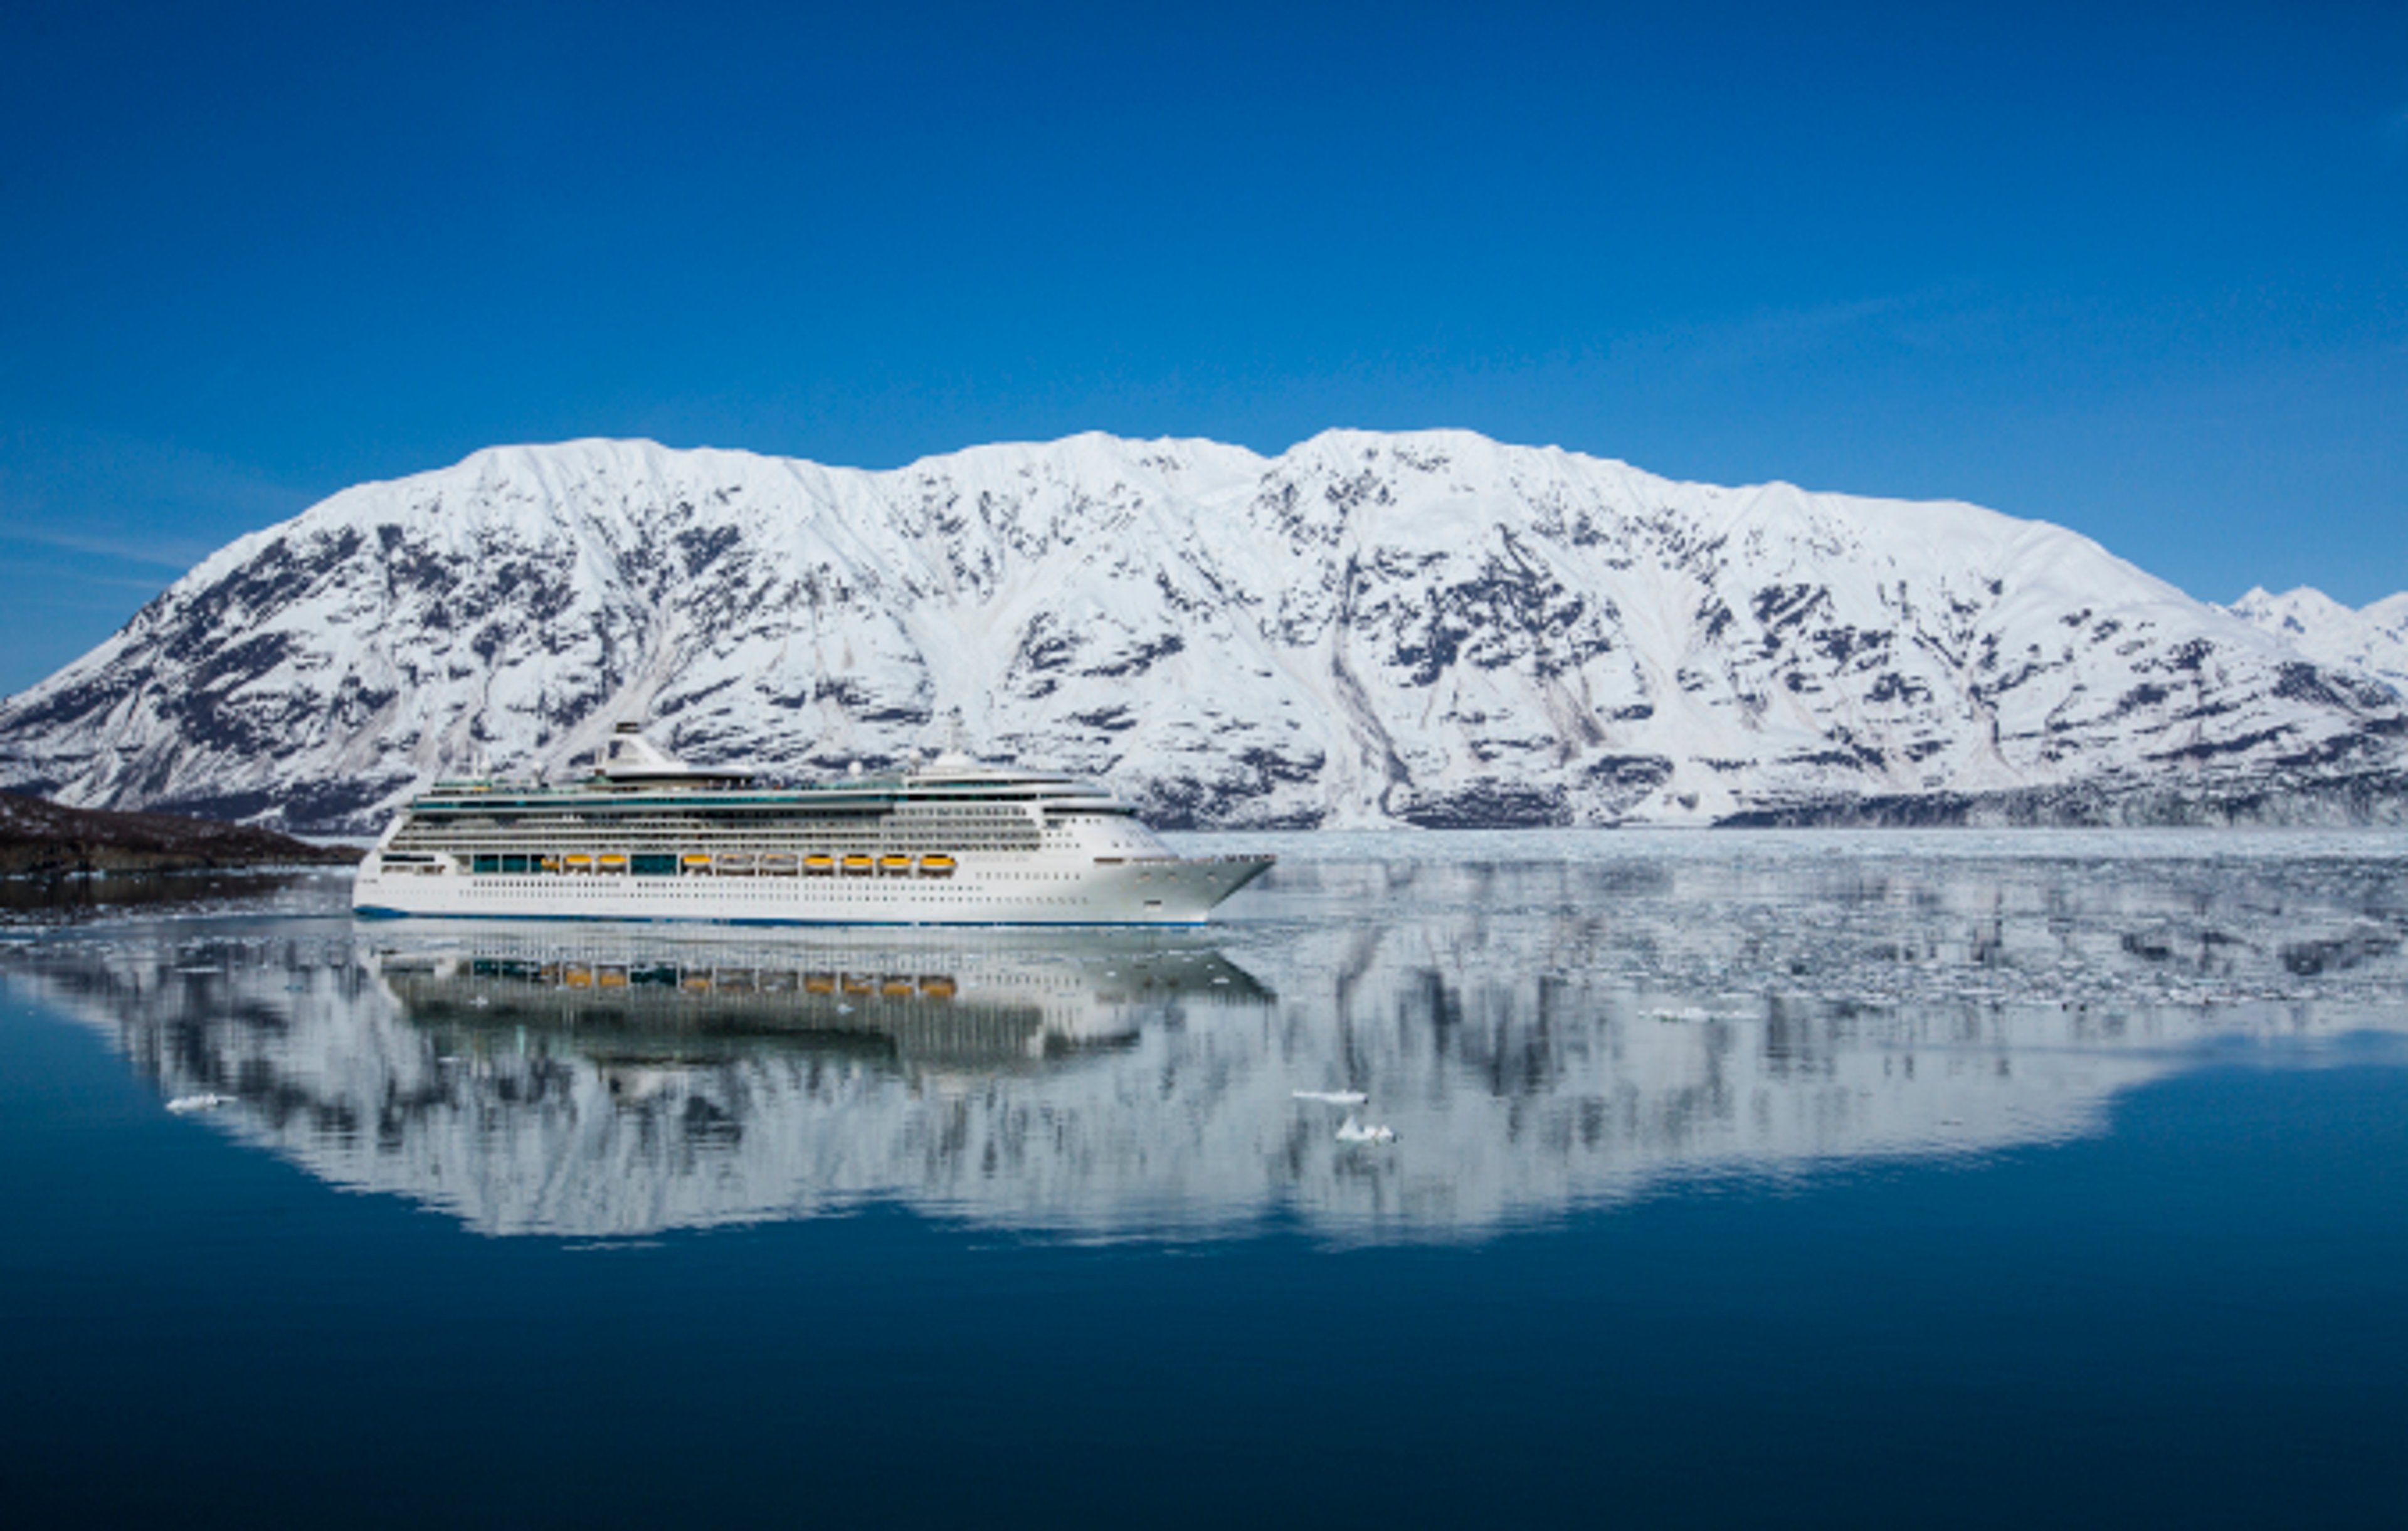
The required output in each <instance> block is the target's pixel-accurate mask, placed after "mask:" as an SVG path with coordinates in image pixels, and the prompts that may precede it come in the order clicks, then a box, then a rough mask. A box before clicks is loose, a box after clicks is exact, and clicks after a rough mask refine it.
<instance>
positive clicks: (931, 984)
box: [920, 974, 953, 999]
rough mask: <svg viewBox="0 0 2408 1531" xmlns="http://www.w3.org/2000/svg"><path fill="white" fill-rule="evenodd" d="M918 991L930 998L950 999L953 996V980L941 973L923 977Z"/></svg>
mask: <svg viewBox="0 0 2408 1531" xmlns="http://www.w3.org/2000/svg"><path fill="white" fill-rule="evenodd" d="M920 992H921V993H922V994H926V995H927V996H928V997H929V998H930V999H951V998H953V980H952V979H949V978H946V977H944V976H942V975H941V974H939V975H936V976H932V977H927V978H923V979H922V980H920Z"/></svg>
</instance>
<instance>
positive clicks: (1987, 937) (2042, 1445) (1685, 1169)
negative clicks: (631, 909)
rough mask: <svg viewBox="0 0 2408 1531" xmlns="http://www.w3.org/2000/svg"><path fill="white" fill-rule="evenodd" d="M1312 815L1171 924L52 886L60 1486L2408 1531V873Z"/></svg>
mask: <svg viewBox="0 0 2408 1531" xmlns="http://www.w3.org/2000/svg"><path fill="white" fill-rule="evenodd" d="M1223 843H1224V844H1226V841H1225V842H1223ZM1249 843H1254V842H1252V841H1250V842H1249ZM1261 843H1267V844H1269V845H1270V846H1271V847H1272V848H1273V849H1277V850H1279V851H1282V852H1283V854H1284V855H1285V857H1286V859H1285V860H1284V861H1283V864H1282V866H1280V867H1279V869H1278V870H1277V871H1276V872H1275V873H1274V874H1273V875H1272V876H1271V877H1270V878H1269V880H1266V881H1265V882H1264V883H1262V884H1259V885H1257V887H1256V888H1255V889H1253V890H1250V891H1249V892H1248V893H1246V894H1241V895H1240V897H1239V898H1238V899H1237V900H1235V901H1233V903H1231V904H1230V905H1229V906H1227V907H1226V919H1225V921H1224V922H1223V923H1220V924H1218V925H1216V926H1215V927H1214V928H1213V929H1211V931H1209V932H1203V933H1197V934H1193V935H1180V936H1171V937H1159V938H1142V937H1137V938H1132V937H1109V936H1102V935H1085V936H1072V937H1038V936H1016V937H1015V936H1007V935H1001V934H982V935H975V936H967V937H962V936H955V937H948V936H943V935H939V934H935V933H927V934H916V935H915V934H907V935H899V936H897V935H889V936H884V937H869V936H865V937H853V938H837V937H827V936H824V935H823V936H810V935H798V934H795V933H785V932H765V931H700V932H684V933H679V932H675V931H667V930H663V929H661V928H657V927H652V928H633V927H631V928H619V927H606V926H539V925H526V926H505V925H494V926H482V925H466V924H444V925H421V924H415V923H406V922H403V923H379V924H370V925H355V924H354V923H352V922H351V919H350V918H349V916H348V913H347V912H346V911H345V910H344V909H343V907H342V905H343V898H344V894H345V893H346V891H347V887H346V883H345V881H344V880H343V879H342V878H341V877H339V876H337V877H326V876H319V875H311V876H304V877H298V878H294V879H290V880H264V881H253V882H221V883H218V884H185V885H168V886H166V887H165V888H164V890H163V889H162V888H160V887H157V886H152V887H150V888H147V889H145V890H141V892H140V897H139V899H137V900H136V901H133V902H125V901H117V900H113V899H111V898H110V897H109V896H108V893H107V890H106V889H102V890H100V891H99V892H100V896H98V897H96V898H95V897H86V898H85V899H84V900H83V901H81V902H79V903H76V904H74V905H71V906H69V907H66V908H64V909H61V908H57V907H49V908H45V907H40V905H39V900H37V899H35V898H33V897H31V896H29V895H28V896H18V897H15V898H13V899H12V900H0V985H5V988H4V989H0V1227H5V1235H0V1314H4V1315H5V1317H0V1376H5V1377H6V1378H7V1388H6V1389H5V1390H0V1410H5V1412H6V1415H7V1418H6V1419H5V1421H0V1424H5V1425H6V1433H5V1436H0V1468H5V1482H6V1484H7V1493H8V1495H9V1501H10V1504H11V1506H12V1510H14V1511H15V1512H16V1513H31V1514H33V1515H34V1516H35V1517H36V1519H39V1520H44V1521H47V1520H52V1519H58V1518H63V1517H65V1516H66V1515H69V1514H79V1515H83V1516H97V1515H108V1516H115V1517H131V1516H135V1515H145V1516H153V1515H155V1516H159V1517H162V1518H170V1517H172V1518H178V1519H183V1518H190V1517H195V1516H198V1517H203V1518H207V1519H212V1520H215V1519H228V1520H244V1521H249V1522H251V1523H253V1524H305V1523H320V1524H504V1523H507V1524H630V1523H636V1522H651V1523H655V1524H659V1523H663V1522H664V1521H667V1522H670V1523H674V1524H683V1523H686V1522H690V1521H695V1520H699V1519H701V1518H703V1517H705V1516H713V1517H719V1516H745V1517H774V1518H777V1519H779V1520H781V1521H788V1520H812V1521H821V1522H824V1523H829V1524H861V1523H865V1522H869V1521H871V1520H873V1519H875V1520H879V1521H883V1522H888V1523H901V1524H915V1523H931V1522H936V1521H938V1520H939V1519H942V1520H945V1521H947V1522H956V1523H966V1522H972V1521H984V1522H990V1523H1001V1524H1033V1523H1037V1522H1039V1521H1044V1522H1048V1523H1052V1524H1082V1523H1101V1522H1103V1521H1105V1520H1106V1519H1107V1518H1109V1519H1110V1520H1111V1521H1112V1522H1114V1523H1142V1524H1169V1525H1189V1524H1297V1525H1315V1526H1327V1525H1421V1524H1448V1523H1455V1524H1465V1523H1474V1524H1484V1523H1488V1522H1494V1521H1498V1520H1506V1521H1510V1522H1523V1521H1532V1520H1538V1519H1540V1518H1541V1517H1544V1518H1547V1519H1550V1520H1553V1519H1559V1518H1564V1517H1574V1518H1577V1519H1578V1520H1580V1521H1581V1522H1582V1523H1584V1524H1586V1523H1607V1522H1613V1523H1622V1524H1637V1525H1719V1524H1785V1523H1798V1522H1803V1523H1807V1524H1825V1523H1845V1524H1859V1525H1893V1524H1895V1525H1907V1524H1913V1525H1930V1524H1975V1525H2023V1524H2118V1525H2128V1524H2182V1525H2200V1524H2230V1525H2241V1524H2249V1525H2264V1524H2318V1525H2353V1524H2365V1525H2386V1526H2389V1525H2398V1524H2408V953H2403V951H2402V941H2403V940H2404V939H2408V837H2402V836H2399V835H2369V834H2352V835H2341V834H2333V835H2297V834H2293V835H2186V834H2125V835H2087V834H2021V835H1996V836H1985V835H1977V834H1970V833H1960V834H1953V835H1889V836H1875V837H1866V836H1854V837H1842V836H1837V835H1822V836H1813V835H1799V836H1779V835H1765V836H1722V835H1706V836H1697V835H1691V836H1678V835H1657V836H1651V835H1630V834H1597V835H1584V836H1580V835H1576V836H1555V837H1545V836H1527V835H1496V836H1477V835H1463V836H1435V835H1423V836H1356V837H1347V836H1332V837H1272V838H1269V839H1267V840H1265V841H1262V842H1261ZM20 892H21V893H22V890H21V891H20ZM86 892H87V894H90V893H91V892H92V890H86ZM1299 1091H1303V1092H1322V1093H1341V1092H1359V1093H1361V1094H1362V1095H1364V1096H1365V1097H1367V1098H1365V1099H1364V1100H1363V1101H1362V1102H1361V1103H1360V1104H1354V1103H1346V1102H1339V1103H1333V1102H1329V1101H1325V1100H1319V1099H1304V1098H1298V1096H1297V1092H1299ZM171 1103H172V1104H173V1105H175V1106H177V1107H179V1108H180V1109H173V1110H171V1109H169V1107H170V1105H171ZM1383 1128H1384V1129H1386V1130H1387V1131H1388V1132H1389V1133H1392V1134H1393V1140H1387V1141H1380V1140H1372V1141H1347V1140H1344V1139H1345V1138H1346V1137H1350V1136H1355V1135H1357V1134H1358V1133H1368V1134H1369V1135H1370V1136H1371V1137H1372V1138H1374V1139H1377V1138H1379V1137H1381V1136H1382V1135H1381V1134H1380V1133H1379V1131H1378V1129H1383Z"/></svg>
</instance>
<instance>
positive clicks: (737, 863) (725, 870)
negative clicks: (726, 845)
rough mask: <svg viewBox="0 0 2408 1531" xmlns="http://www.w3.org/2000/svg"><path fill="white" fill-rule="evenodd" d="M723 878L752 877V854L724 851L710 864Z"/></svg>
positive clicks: (712, 859) (748, 852)
mask: <svg viewBox="0 0 2408 1531" xmlns="http://www.w3.org/2000/svg"><path fill="white" fill-rule="evenodd" d="M710 865H711V867H712V869H713V870H715V871H717V872H718V873H719V875H720V876H721V877H751V876H752V875H753V853H752V852H751V851H721V852H720V853H719V854H718V855H716V856H713V857H712V858H711V862H710Z"/></svg>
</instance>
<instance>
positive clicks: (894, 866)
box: [468, 851, 958, 877]
mask: <svg viewBox="0 0 2408 1531" xmlns="http://www.w3.org/2000/svg"><path fill="white" fill-rule="evenodd" d="M957 865H958V863H956V862H955V861H954V859H953V857H952V856H949V855H941V854H927V855H916V856H914V855H906V854H903V853H900V852H896V853H890V854H887V855H877V856H874V855H867V854H861V853H853V854H844V855H839V854H833V853H828V852H819V851H814V852H810V853H807V854H797V853H796V852H794V851H764V852H760V853H757V854H756V853H754V852H752V851H719V852H718V853H716V854H713V853H710V852H709V851H687V852H684V853H678V852H674V851H660V852H652V851H635V852H623V851H600V852H587V851H569V852H566V853H562V854H546V853H541V852H535V851H529V852H526V853H523V854H509V853H502V852H495V853H492V854H479V855H473V856H471V857H470V858H469V861H468V870H469V871H470V872H471V873H473V874H477V875H480V876H526V875H530V874H532V875H540V876H554V875H558V876H582V877H839V876H843V877H951V876H953V871H954V868H955V867H956V866H957Z"/></svg>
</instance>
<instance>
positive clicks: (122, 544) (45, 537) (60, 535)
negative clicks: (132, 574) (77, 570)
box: [0, 525, 209, 584]
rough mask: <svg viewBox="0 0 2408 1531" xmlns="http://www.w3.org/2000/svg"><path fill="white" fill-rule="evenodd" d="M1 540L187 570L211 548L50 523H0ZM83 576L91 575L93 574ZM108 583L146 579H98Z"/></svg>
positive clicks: (206, 554)
mask: <svg viewBox="0 0 2408 1531" xmlns="http://www.w3.org/2000/svg"><path fill="white" fill-rule="evenodd" d="M0 542H19V543H26V544H30V545H31V546H34V547H36V548H56V549H58V550H59V551H62V552H75V553H85V554H88V555H90V556H92V557H94V558H114V559H117V560H119V561H120V562H122V563H127V564H141V565H146V566H149V567H151V568H162V569H177V570H183V569H188V568H191V567H192V566H193V565H195V564H197V563H199V562H200V561H201V560H202V559H204V558H207V557H208V552H209V551H208V549H206V548H202V547H200V546H199V545H198V544H193V543H176V542H165V543H162V542H156V541H142V542H135V541H130V540H127V539H124V538H122V537H91V536H87V535H85V534H83V533H79V532H62V531H56V530H53V529H51V528H50V527H46V526H22V525H11V526H0ZM82 578H86V579H91V578H92V577H91V576H83V577H82ZM95 582H97V583H105V584H121V583H122V584H139V583H141V582H142V581H140V580H135V579H125V580H108V579H101V580H95Z"/></svg>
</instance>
